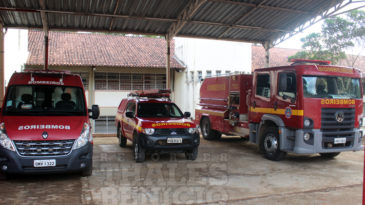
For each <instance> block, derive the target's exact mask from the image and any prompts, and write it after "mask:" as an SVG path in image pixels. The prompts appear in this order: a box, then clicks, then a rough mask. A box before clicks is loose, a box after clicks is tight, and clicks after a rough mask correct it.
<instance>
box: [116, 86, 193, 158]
mask: <svg viewBox="0 0 365 205" xmlns="http://www.w3.org/2000/svg"><path fill="white" fill-rule="evenodd" d="M169 96H170V90H144V91H135V92H132V93H130V94H129V97H128V98H125V99H122V101H121V103H120V105H119V107H118V111H117V114H116V119H115V122H116V127H117V137H118V139H119V144H120V146H121V147H125V146H126V143H127V140H130V141H132V143H133V147H134V157H135V160H136V162H143V161H144V160H145V153H146V152H162V153H163V152H184V153H185V156H186V158H187V159H190V160H195V159H196V158H197V155H198V146H199V143H200V139H199V132H198V129H197V127H196V125H195V123H194V122H193V121H192V120H191V119H190V113H188V112H186V113H184V114H183V113H182V112H181V111H180V109H179V108H178V107H177V105H176V104H175V103H173V102H171V101H170V99H169Z"/></svg>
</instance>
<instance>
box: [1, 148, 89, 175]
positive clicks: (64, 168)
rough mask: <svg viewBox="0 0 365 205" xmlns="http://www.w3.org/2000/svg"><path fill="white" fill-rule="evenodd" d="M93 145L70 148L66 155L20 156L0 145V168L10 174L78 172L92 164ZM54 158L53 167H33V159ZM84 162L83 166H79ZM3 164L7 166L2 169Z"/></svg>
mask: <svg viewBox="0 0 365 205" xmlns="http://www.w3.org/2000/svg"><path fill="white" fill-rule="evenodd" d="M92 155H93V145H92V144H90V143H88V144H87V145H86V146H84V147H81V148H79V149H76V150H72V151H71V152H70V153H69V154H68V155H63V156H21V155H19V154H18V153H17V152H13V151H10V150H7V149H4V148H2V147H0V170H1V172H3V173H10V174H36V173H60V172H80V171H82V170H84V169H86V168H87V167H88V166H92ZM46 159H55V160H56V166H55V167H41V168H40V167H34V165H33V163H34V160H46ZM82 163H84V165H85V166H83V167H81V164H82ZM4 165H6V166H7V169H6V170H3V167H4Z"/></svg>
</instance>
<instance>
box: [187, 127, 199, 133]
mask: <svg viewBox="0 0 365 205" xmlns="http://www.w3.org/2000/svg"><path fill="white" fill-rule="evenodd" d="M197 131H198V129H197V128H196V127H194V128H189V129H188V132H189V133H190V134H194V133H196V132H197Z"/></svg>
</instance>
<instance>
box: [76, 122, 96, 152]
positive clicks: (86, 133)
mask: <svg viewBox="0 0 365 205" xmlns="http://www.w3.org/2000/svg"><path fill="white" fill-rule="evenodd" d="M92 141H93V136H92V135H91V133H90V125H89V124H88V123H86V122H85V124H84V127H83V128H82V131H81V135H80V137H79V138H77V140H76V141H75V143H74V145H73V147H72V149H73V150H74V149H78V148H80V147H83V146H85V145H86V144H87V143H88V142H92Z"/></svg>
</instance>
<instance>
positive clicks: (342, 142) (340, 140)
mask: <svg viewBox="0 0 365 205" xmlns="http://www.w3.org/2000/svg"><path fill="white" fill-rule="evenodd" d="M345 143H346V138H344V137H343V138H335V144H345Z"/></svg>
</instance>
